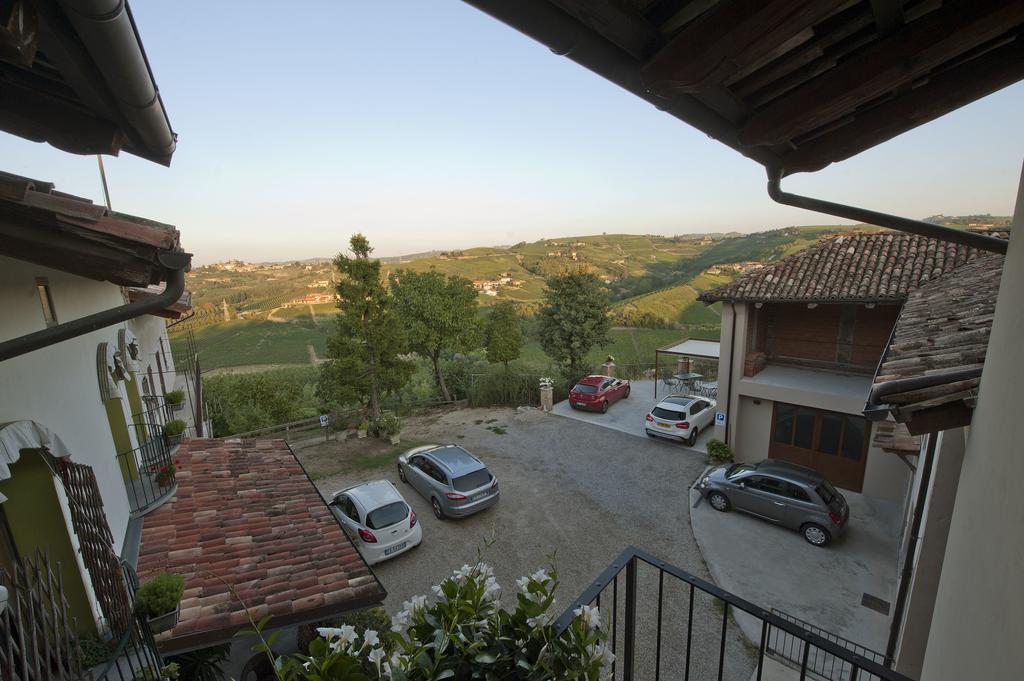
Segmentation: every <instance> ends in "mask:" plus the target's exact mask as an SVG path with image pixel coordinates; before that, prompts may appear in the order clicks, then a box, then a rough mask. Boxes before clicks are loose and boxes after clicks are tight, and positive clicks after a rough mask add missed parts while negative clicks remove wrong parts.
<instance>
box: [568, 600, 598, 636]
mask: <svg viewBox="0 0 1024 681" xmlns="http://www.w3.org/2000/svg"><path fill="white" fill-rule="evenodd" d="M572 614H573V615H575V616H576V617H579V618H580V619H582V620H583V627H584V629H586V630H587V631H593V630H594V629H600V628H601V613H600V612H599V611H598V609H597V608H594V607H591V606H589V605H581V606H580V607H578V608H576V609H575V610H573V611H572Z"/></svg>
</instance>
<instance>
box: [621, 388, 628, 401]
mask: <svg viewBox="0 0 1024 681" xmlns="http://www.w3.org/2000/svg"><path fill="white" fill-rule="evenodd" d="M622 399H624V400H626V399H629V386H626V392H624V393H622Z"/></svg>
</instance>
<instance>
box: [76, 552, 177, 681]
mask: <svg viewBox="0 0 1024 681" xmlns="http://www.w3.org/2000/svg"><path fill="white" fill-rule="evenodd" d="M121 570H122V572H123V574H124V580H125V586H126V588H127V589H128V594H129V596H130V597H131V600H132V601H133V602H134V600H135V592H136V591H137V590H138V588H139V580H138V577H137V576H136V574H135V570H133V569H132V567H131V565H129V564H128V563H126V562H124V561H121ZM163 666H164V663H163V659H162V658H161V657H160V651H159V650H158V649H157V647H156V639H154V638H153V632H152V630H151V629H150V628H149V622H147V621H146V619H145V617H144V616H143V615H140V614H138V613H133V614H132V620H131V624H130V625H129V627H128V628H127V630H125V632H124V634H123V635H122V636H121V638H120V639H118V640H117V641H116V643H115V646H114V651H113V653H112V654H111V657H110V659H109V660H108V661H107V662H106V663H104V664H103V665H101V666H98V667H95V668H93V669H92V670H91V673H92V674H91V677H92V679H93V681H128V680H131V681H161V679H163V678H164V676H163V674H161V673H160V670H161V669H162V668H163Z"/></svg>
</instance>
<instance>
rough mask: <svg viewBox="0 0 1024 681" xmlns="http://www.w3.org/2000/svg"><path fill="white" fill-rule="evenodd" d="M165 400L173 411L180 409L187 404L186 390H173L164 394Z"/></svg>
mask: <svg viewBox="0 0 1024 681" xmlns="http://www.w3.org/2000/svg"><path fill="white" fill-rule="evenodd" d="M164 402H165V403H166V404H167V407H168V408H169V409H170V410H171V411H178V410H179V409H181V408H182V407H184V406H185V391H183V390H172V391H171V392H169V393H167V394H166V395H164Z"/></svg>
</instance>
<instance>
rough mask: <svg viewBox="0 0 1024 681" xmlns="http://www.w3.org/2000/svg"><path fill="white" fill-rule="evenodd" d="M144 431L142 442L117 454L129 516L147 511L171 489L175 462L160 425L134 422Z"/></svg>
mask: <svg viewBox="0 0 1024 681" xmlns="http://www.w3.org/2000/svg"><path fill="white" fill-rule="evenodd" d="M135 425H137V426H139V427H141V428H143V429H144V430H145V433H146V436H145V438H144V440H145V441H144V442H143V443H142V444H141V445H139V446H138V447H136V448H135V449H133V450H131V451H129V452H122V453H121V454H118V455H117V463H118V467H119V468H120V469H121V477H122V478H124V484H125V488H126V489H127V490H128V503H129V506H130V507H131V511H132V514H133V515H136V516H139V515H144V514H145V513H148V512H149V511H151V510H153V509H155V508H156V507H157V506H159V505H160V504H161V503H163V502H164V501H165V500H166V499H167V498H168V497H169V496H170V495H171V493H172V492H173V491H174V488H175V463H174V460H173V458H172V457H171V447H170V445H169V444H168V441H167V438H166V437H165V436H164V433H163V426H161V425H156V424H151V423H141V424H135Z"/></svg>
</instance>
